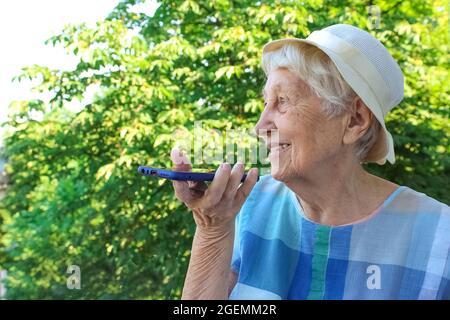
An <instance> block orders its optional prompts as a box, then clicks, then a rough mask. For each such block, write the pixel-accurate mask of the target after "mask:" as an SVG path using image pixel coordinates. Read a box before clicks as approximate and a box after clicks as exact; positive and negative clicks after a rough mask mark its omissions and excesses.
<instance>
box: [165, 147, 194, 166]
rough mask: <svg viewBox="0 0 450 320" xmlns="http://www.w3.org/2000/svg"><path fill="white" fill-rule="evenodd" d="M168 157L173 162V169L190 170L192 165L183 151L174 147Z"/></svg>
mask: <svg viewBox="0 0 450 320" xmlns="http://www.w3.org/2000/svg"><path fill="white" fill-rule="evenodd" d="M170 158H171V159H172V162H173V163H174V167H173V170H175V171H191V170H192V165H191V162H190V161H189V158H188V157H187V156H186V155H185V154H184V152H183V151H181V150H179V149H177V148H174V149H172V151H171V152H170Z"/></svg>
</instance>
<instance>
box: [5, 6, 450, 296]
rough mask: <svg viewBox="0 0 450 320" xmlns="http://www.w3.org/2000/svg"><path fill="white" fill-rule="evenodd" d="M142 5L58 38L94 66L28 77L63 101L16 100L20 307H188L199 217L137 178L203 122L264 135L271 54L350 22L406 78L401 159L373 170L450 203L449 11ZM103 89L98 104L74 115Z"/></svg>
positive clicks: (10, 211) (13, 253)
mask: <svg viewBox="0 0 450 320" xmlns="http://www.w3.org/2000/svg"><path fill="white" fill-rule="evenodd" d="M140 2H142V1H139V0H127V1H123V2H121V3H120V4H119V5H118V6H117V7H116V8H115V9H114V10H113V12H111V13H110V15H109V16H108V18H107V19H105V20H104V21H102V22H100V23H98V24H97V25H96V26H95V27H93V28H92V27H88V26H87V25H85V24H80V25H69V26H67V27H66V28H65V29H64V30H62V31H61V33H60V34H59V35H57V36H54V37H52V38H50V39H49V41H48V44H49V45H52V46H62V47H64V48H67V49H68V50H69V51H70V52H72V53H73V54H75V55H76V56H77V57H78V58H79V63H78V65H77V66H76V68H74V69H73V70H69V71H67V70H64V71H63V70H52V69H49V68H47V67H46V66H40V65H32V66H29V67H25V68H24V69H23V73H22V74H20V75H18V77H17V79H18V80H21V79H34V80H36V81H37V88H36V89H37V90H40V91H42V92H49V93H51V94H52V97H53V98H52V100H51V102H50V103H48V104H47V103H44V102H43V101H41V100H32V101H14V102H12V103H11V105H10V108H9V115H8V121H7V122H6V123H5V124H4V126H5V128H6V129H7V134H6V137H5V142H4V144H5V147H4V150H2V155H1V157H2V158H4V159H6V161H7V163H6V165H5V172H6V174H7V178H8V184H7V189H6V196H5V197H4V198H3V199H2V200H1V205H0V270H1V269H5V270H7V271H8V282H7V289H8V290H7V299H36V298H39V299H87V298H96V299H177V298H179V297H180V295H181V288H182V284H183V280H184V276H185V273H186V270H187V263H188V259H189V254H190V245H191V241H192V235H193V231H194V223H193V219H192V217H191V215H190V213H189V212H188V211H187V210H186V209H185V207H184V205H182V204H180V203H179V202H177V201H176V200H175V198H174V194H173V191H172V185H171V183H170V182H167V181H162V180H157V179H150V178H147V177H141V176H139V175H138V174H137V173H136V168H137V166H138V165H142V164H147V165H152V166H157V167H170V166H171V165H172V164H171V162H170V159H169V150H170V149H171V147H172V142H173V141H171V137H172V134H173V132H175V131H176V130H177V129H179V128H182V127H184V128H188V129H189V130H192V129H193V126H194V121H196V120H202V121H204V124H206V125H208V126H210V127H211V128H214V129H219V130H224V129H227V128H251V127H252V126H253V125H254V124H255V123H256V120H257V119H258V117H259V114H260V112H261V111H262V107H263V102H262V97H261V95H260V91H261V88H262V87H263V85H264V82H265V78H264V74H263V72H262V70H261V69H260V58H261V49H262V46H263V45H264V44H265V43H266V42H268V41H270V40H272V39H277V38H283V37H305V36H307V35H308V34H309V33H310V32H311V31H314V30H317V29H320V28H323V27H325V26H328V25H331V24H334V23H349V24H353V25H355V26H358V27H360V28H363V29H365V30H368V31H369V32H371V33H372V34H373V35H374V36H376V37H377V38H378V39H380V40H381V41H382V42H383V44H385V45H386V47H387V48H388V50H389V51H390V52H391V53H392V55H393V56H394V58H395V59H396V60H397V61H398V62H399V64H400V66H401V68H402V70H403V72H404V74H405V78H406V83H405V99H404V100H403V102H402V103H401V104H400V105H399V106H397V107H396V108H395V109H394V110H393V112H391V113H390V114H389V116H388V119H387V120H388V122H387V126H388V129H389V130H390V131H391V132H392V134H393V137H394V141H395V149H396V154H397V162H396V163H395V165H388V164H387V165H385V166H377V165H370V166H367V168H368V170H370V171H371V172H374V173H376V174H377V175H380V176H382V177H386V178H387V179H389V180H391V181H394V182H396V183H398V184H402V185H407V186H409V187H411V188H413V189H415V190H417V191H420V192H424V193H426V194H428V195H429V196H432V197H434V198H436V199H438V200H440V201H442V202H445V203H447V204H449V203H450V195H449V192H448V191H449V177H450V175H449V173H450V172H449V171H450V163H449V162H450V159H449V151H450V150H449V149H450V146H449V142H448V137H449V133H450V125H449V119H448V118H449V113H450V112H449V95H448V89H449V87H450V85H449V74H448V69H449V59H448V57H449V56H448V53H449V52H448V41H449V24H448V3H447V2H446V1H443V0H442V1H430V0H413V1H401V0H400V1H356V0H355V1H342V0H339V1H322V0H305V1H246V0H241V1H229V0H209V1H189V0H188V1H184V0H183V1H160V2H161V5H160V6H159V8H158V9H157V11H156V13H155V15H154V16H152V17H150V16H147V15H145V14H137V13H134V12H132V10H131V8H132V7H133V6H134V5H136V4H138V3H140ZM370 5H376V6H378V8H379V9H380V19H377V18H376V11H370V10H369V6H370ZM374 13H375V15H374ZM92 84H96V85H99V86H100V88H101V92H100V93H99V94H98V95H97V96H96V97H95V99H94V101H93V102H92V103H90V104H88V105H87V106H85V108H84V109H82V110H81V111H80V112H77V113H74V112H72V111H70V110H69V109H68V108H66V105H67V103H68V102H70V101H71V100H73V99H78V98H81V97H83V94H84V93H85V91H86V88H87V87H88V86H90V85H92ZM36 113H39V114H41V115H42V116H43V117H42V119H41V120H36V119H35V118H34V117H33V116H32V114H36ZM69 265H78V266H80V268H81V290H69V289H68V288H67V286H66V280H67V277H68V274H67V273H66V270H67V267H68V266H69Z"/></svg>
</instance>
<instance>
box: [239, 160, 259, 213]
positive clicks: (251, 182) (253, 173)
mask: <svg viewBox="0 0 450 320" xmlns="http://www.w3.org/2000/svg"><path fill="white" fill-rule="evenodd" d="M257 181H258V169H257V168H252V169H250V170H249V172H248V173H247V177H246V178H245V181H244V183H242V185H241V186H240V187H239V188H238V190H237V192H236V201H237V202H238V205H242V204H243V203H244V202H245V200H246V199H247V197H248V195H249V194H250V192H251V191H252V189H253V187H254V186H255V184H256V182H257Z"/></svg>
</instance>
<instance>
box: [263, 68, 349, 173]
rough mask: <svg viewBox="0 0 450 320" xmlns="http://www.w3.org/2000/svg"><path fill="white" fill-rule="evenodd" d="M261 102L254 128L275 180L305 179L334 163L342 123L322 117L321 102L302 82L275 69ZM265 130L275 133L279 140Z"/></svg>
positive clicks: (270, 75)
mask: <svg viewBox="0 0 450 320" xmlns="http://www.w3.org/2000/svg"><path fill="white" fill-rule="evenodd" d="M264 101H265V108H264V111H263V112H262V114H261V117H260V119H259V121H258V123H257V124H256V127H255V129H256V132H257V133H258V134H259V135H262V137H263V138H264V139H265V141H266V144H267V146H268V148H269V150H270V151H269V160H270V162H271V174H272V176H273V177H274V178H275V179H277V180H280V181H284V182H288V181H289V180H291V179H295V178H297V177H303V178H307V177H308V175H309V174H310V173H313V172H314V171H315V170H317V169H319V170H320V168H321V167H322V168H323V166H325V165H327V166H333V164H335V163H337V161H338V159H339V156H340V153H341V152H342V146H343V143H342V137H343V134H344V129H345V123H344V121H343V119H342V117H341V116H338V117H334V118H332V119H328V118H327V117H326V115H325V114H324V113H323V111H322V107H321V105H320V103H321V99H320V98H318V97H317V96H316V95H315V94H312V93H310V92H309V90H308V87H307V85H306V83H305V82H303V81H302V80H300V78H298V77H297V76H296V75H295V74H294V73H292V72H291V71H289V70H287V69H285V68H279V69H276V70H274V71H272V72H270V74H269V76H268V79H267V82H266V85H265V88H264ZM266 130H267V135H264V132H265V131H266ZM269 130H276V131H278V140H279V141H276V140H277V139H276V135H274V134H273V132H271V131H269Z"/></svg>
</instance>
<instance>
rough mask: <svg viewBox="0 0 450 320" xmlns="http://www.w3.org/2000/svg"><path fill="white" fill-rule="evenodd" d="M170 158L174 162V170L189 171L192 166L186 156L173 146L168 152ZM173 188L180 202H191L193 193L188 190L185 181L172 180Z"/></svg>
mask: <svg viewBox="0 0 450 320" xmlns="http://www.w3.org/2000/svg"><path fill="white" fill-rule="evenodd" d="M170 158H171V159H172V162H173V163H174V167H173V170H174V171H191V170H192V166H191V163H190V161H189V159H188V158H187V156H186V155H185V154H184V153H183V152H182V151H181V150H179V149H177V148H174V149H172V151H171V152H170ZM172 184H173V187H174V189H175V196H176V197H177V198H178V199H179V200H180V201H182V202H185V203H191V202H192V200H193V196H194V195H193V193H192V192H191V191H190V190H189V185H188V183H187V181H178V180H173V181H172Z"/></svg>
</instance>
